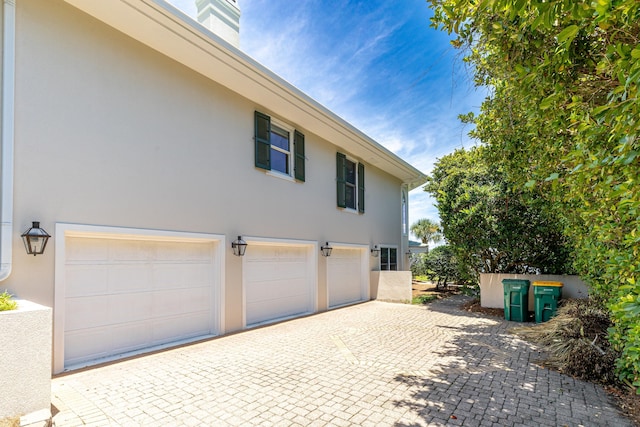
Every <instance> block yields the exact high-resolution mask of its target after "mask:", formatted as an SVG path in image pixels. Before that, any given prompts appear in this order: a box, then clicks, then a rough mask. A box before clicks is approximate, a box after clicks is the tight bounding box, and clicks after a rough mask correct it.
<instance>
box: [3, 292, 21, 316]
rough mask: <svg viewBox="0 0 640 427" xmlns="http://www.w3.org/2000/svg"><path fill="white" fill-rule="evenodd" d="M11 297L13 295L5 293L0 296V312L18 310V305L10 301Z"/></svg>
mask: <svg viewBox="0 0 640 427" xmlns="http://www.w3.org/2000/svg"><path fill="white" fill-rule="evenodd" d="M12 296H13V295H11V294H10V293H9V292H7V291H4V292H3V293H1V294H0V311H8V310H15V309H16V308H18V303H17V302H16V301H14V300H13V299H11V297H12Z"/></svg>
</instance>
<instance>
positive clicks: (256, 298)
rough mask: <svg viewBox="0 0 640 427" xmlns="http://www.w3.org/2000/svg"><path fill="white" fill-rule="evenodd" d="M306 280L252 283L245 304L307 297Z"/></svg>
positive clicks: (302, 278)
mask: <svg viewBox="0 0 640 427" xmlns="http://www.w3.org/2000/svg"><path fill="white" fill-rule="evenodd" d="M308 294H309V291H308V289H307V284H306V278H305V277H300V278H296V279H284V278H283V279H281V280H269V281H260V282H254V283H252V284H251V286H250V287H249V289H248V292H247V302H250V303H253V302H260V301H270V300H274V299H278V298H282V297H288V296H296V295H308Z"/></svg>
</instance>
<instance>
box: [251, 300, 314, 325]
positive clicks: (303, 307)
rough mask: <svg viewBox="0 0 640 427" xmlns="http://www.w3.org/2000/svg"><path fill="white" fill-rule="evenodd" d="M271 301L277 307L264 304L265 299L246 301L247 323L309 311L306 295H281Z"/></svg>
mask: <svg viewBox="0 0 640 427" xmlns="http://www.w3.org/2000/svg"><path fill="white" fill-rule="evenodd" d="M273 303H276V304H277V307H275V308H274V307H273V305H272V304H265V301H261V302H255V303H247V306H246V308H247V325H253V324H256V323H261V322H266V321H269V320H274V319H279V318H284V317H289V316H295V315H301V314H306V313H309V309H308V306H309V298H308V296H307V295H292V296H288V297H282V298H278V299H277V301H273Z"/></svg>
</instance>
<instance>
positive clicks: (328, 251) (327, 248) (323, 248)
mask: <svg viewBox="0 0 640 427" xmlns="http://www.w3.org/2000/svg"><path fill="white" fill-rule="evenodd" d="M332 250H333V248H332V247H331V246H329V242H327V243H325V245H324V246H321V247H320V251H321V252H322V256H325V257H326V256H331V251H332Z"/></svg>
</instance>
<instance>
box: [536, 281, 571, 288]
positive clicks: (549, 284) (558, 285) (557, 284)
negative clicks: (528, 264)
mask: <svg viewBox="0 0 640 427" xmlns="http://www.w3.org/2000/svg"><path fill="white" fill-rule="evenodd" d="M533 286H554V287H557V288H561V287H562V286H564V285H563V284H562V282H545V281H541V282H533Z"/></svg>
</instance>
